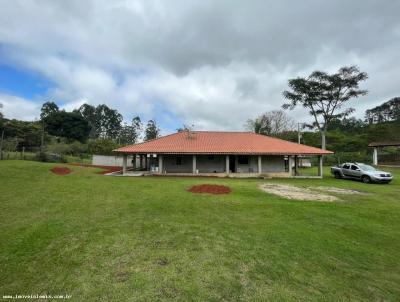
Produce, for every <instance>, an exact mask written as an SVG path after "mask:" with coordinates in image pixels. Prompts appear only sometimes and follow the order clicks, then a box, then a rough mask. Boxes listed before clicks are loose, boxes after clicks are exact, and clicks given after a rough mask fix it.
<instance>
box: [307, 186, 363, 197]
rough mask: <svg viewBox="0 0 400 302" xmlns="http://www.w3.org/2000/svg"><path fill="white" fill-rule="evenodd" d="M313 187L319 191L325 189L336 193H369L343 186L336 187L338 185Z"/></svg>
mask: <svg viewBox="0 0 400 302" xmlns="http://www.w3.org/2000/svg"><path fill="white" fill-rule="evenodd" d="M313 188H314V189H315V190H318V191H324V192H330V193H336V194H362V195H365V194H367V193H364V192H360V191H356V190H350V189H342V188H336V187H313Z"/></svg>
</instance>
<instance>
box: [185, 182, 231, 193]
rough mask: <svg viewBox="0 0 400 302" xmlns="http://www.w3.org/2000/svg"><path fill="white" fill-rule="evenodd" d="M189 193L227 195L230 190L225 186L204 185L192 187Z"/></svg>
mask: <svg viewBox="0 0 400 302" xmlns="http://www.w3.org/2000/svg"><path fill="white" fill-rule="evenodd" d="M189 191H190V192H192V193H209V194H228V193H230V192H231V189H230V188H229V187H227V186H221V185H208V184H204V185H197V186H193V187H191V188H190V189H189Z"/></svg>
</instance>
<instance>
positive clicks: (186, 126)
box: [176, 124, 194, 132]
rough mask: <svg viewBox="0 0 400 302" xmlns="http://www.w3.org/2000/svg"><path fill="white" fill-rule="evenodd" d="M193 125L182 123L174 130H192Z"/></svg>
mask: <svg viewBox="0 0 400 302" xmlns="http://www.w3.org/2000/svg"><path fill="white" fill-rule="evenodd" d="M193 128H194V125H192V126H189V125H186V124H183V125H182V127H179V128H177V129H176V132H182V131H193Z"/></svg>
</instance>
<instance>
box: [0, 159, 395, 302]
mask: <svg viewBox="0 0 400 302" xmlns="http://www.w3.org/2000/svg"><path fill="white" fill-rule="evenodd" d="M53 166H54V164H43V163H37V162H30V161H1V162H0V193H1V194H0V299H1V297H2V295H3V294H36V293H46V294H65V293H67V294H70V295H72V299H71V300H72V301H136V300H140V301H157V300H171V301H172V300H174V301H176V300H180V301H191V300H194V301H205V300H207V301H221V300H225V301H240V300H241V301H248V300H253V301H266V300H269V301H399V300H400V259H399V258H400V197H399V196H400V169H399V170H395V169H392V170H391V171H392V172H393V173H394V174H395V175H396V177H397V178H396V180H395V181H394V182H393V183H392V184H390V185H366V184H362V183H359V182H355V181H348V180H336V179H333V178H332V177H330V176H329V175H328V170H326V171H325V175H326V178H325V179H324V180H318V179H313V180H306V179H296V180H294V179H293V180H282V179H281V180H278V179H276V180H268V181H269V182H270V181H273V182H279V183H288V184H295V185H307V186H312V185H318V186H320V185H322V186H324V185H327V186H336V187H341V188H353V189H358V190H362V191H365V192H369V193H370V194H368V195H351V196H344V197H341V198H342V199H343V201H342V202H337V203H320V202H300V201H290V200H286V199H283V198H279V197H277V196H274V195H270V194H266V193H264V192H261V191H260V190H258V189H257V184H258V183H260V182H262V181H263V180H246V179H241V180H239V179H214V178H212V179H205V178H172V177H171V178H166V177H141V178H134V177H125V178H122V177H107V176H102V175H99V174H96V173H95V172H98V171H99V170H98V169H94V168H83V167H75V166H70V168H71V169H72V170H73V173H72V174H69V175H66V176H58V175H54V174H52V173H51V172H49V169H50V168H51V167H53ZM202 183H218V184H224V185H228V186H230V187H231V188H232V193H231V194H229V195H223V196H222V195H221V196H213V195H204V194H193V193H190V192H187V190H186V189H187V188H188V187H190V186H191V185H193V184H202Z"/></svg>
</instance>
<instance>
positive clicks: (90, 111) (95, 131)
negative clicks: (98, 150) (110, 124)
mask: <svg viewBox="0 0 400 302" xmlns="http://www.w3.org/2000/svg"><path fill="white" fill-rule="evenodd" d="M75 111H76V112H79V113H80V114H81V115H82V116H83V118H84V119H85V120H87V121H88V123H89V125H90V133H89V137H90V138H97V137H99V128H100V126H99V121H98V119H97V115H96V107H95V106H92V105H89V104H86V103H85V104H83V105H81V106H80V107H79V108H78V109H77V110H75Z"/></svg>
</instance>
